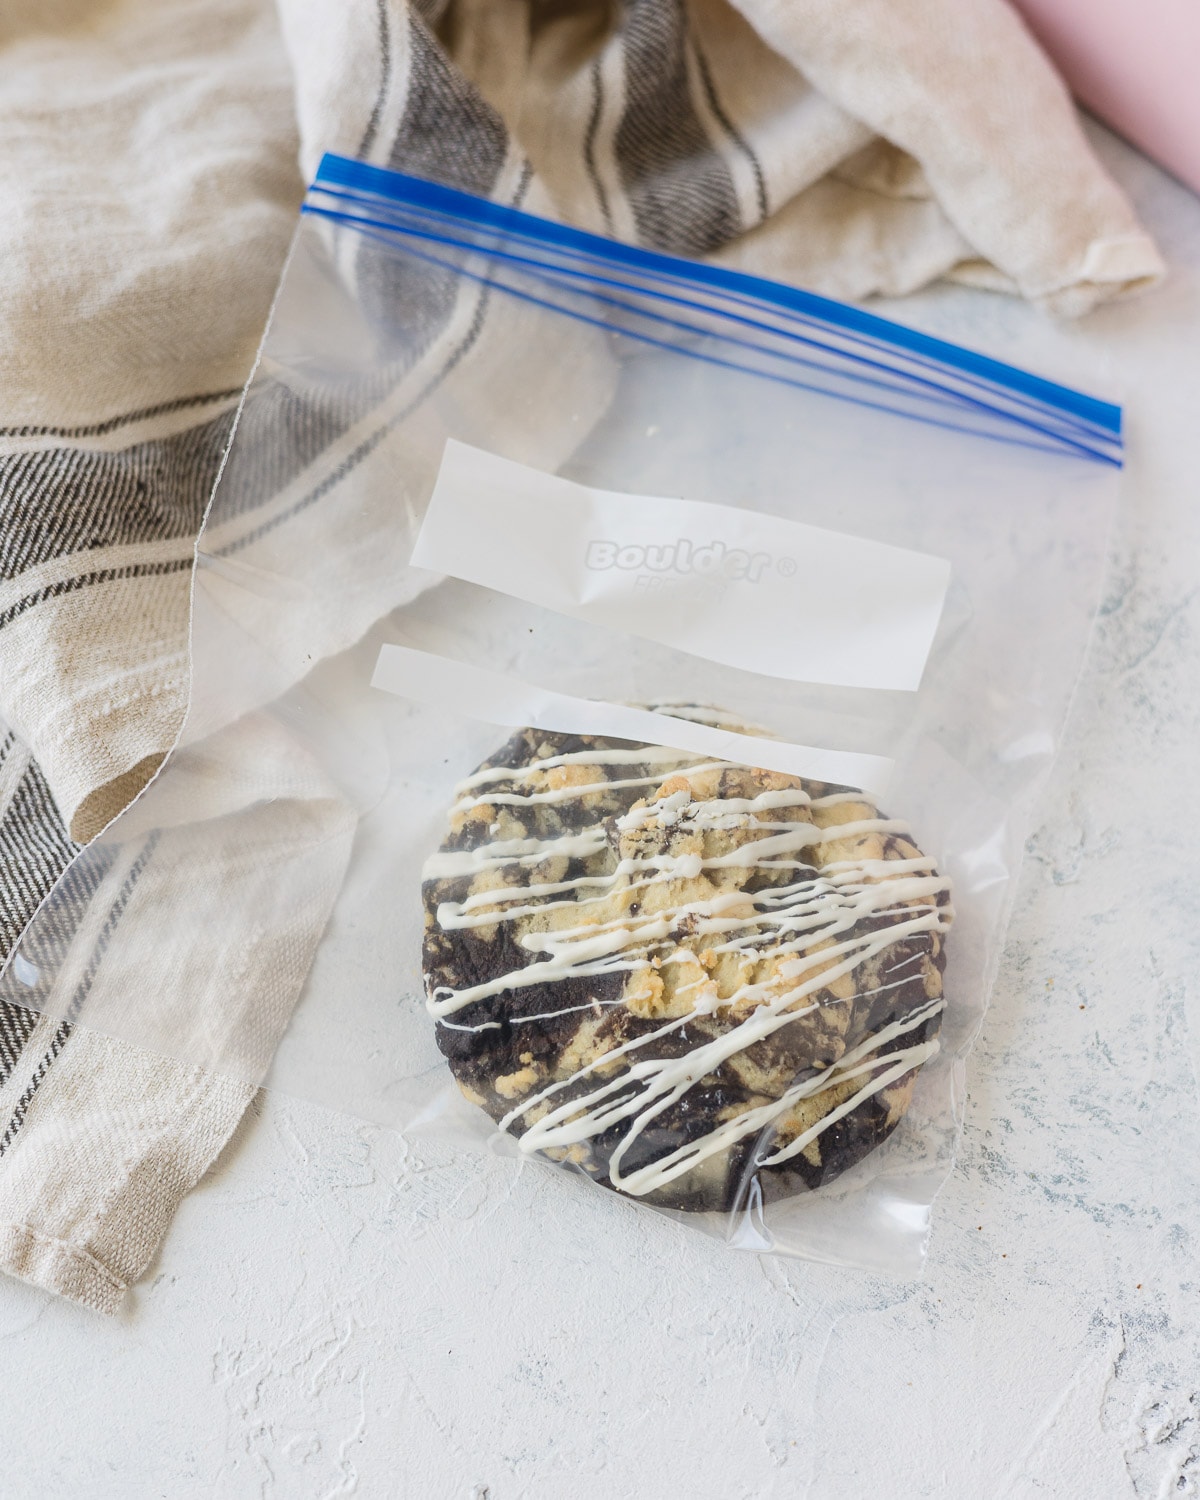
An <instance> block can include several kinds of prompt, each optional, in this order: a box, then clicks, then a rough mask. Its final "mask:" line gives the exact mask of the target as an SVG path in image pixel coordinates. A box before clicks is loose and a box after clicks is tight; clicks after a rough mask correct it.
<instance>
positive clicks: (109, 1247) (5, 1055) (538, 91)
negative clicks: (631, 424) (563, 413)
mask: <svg viewBox="0 0 1200 1500" xmlns="http://www.w3.org/2000/svg"><path fill="white" fill-rule="evenodd" d="M280 21H282V32H281V27H280ZM0 62H2V63H3V66H2V67H0V140H2V141H3V146H4V149H3V151H2V152H0V205H3V208H4V212H3V214H0V289H2V291H0V372H2V374H3V380H2V381H0V390H3V393H4V394H3V398H2V399H3V401H4V403H5V407H4V410H3V412H2V413H0V716H2V717H3V719H4V720H5V721H6V724H7V726H8V727H0V851H2V854H3V866H2V869H0V956H3V954H4V953H7V952H8V951H9V950H10V949H11V948H12V946H13V944H14V942H15V940H16V938H17V935H18V933H19V932H20V930H21V928H22V927H23V925H24V924H25V923H26V922H27V921H28V920H29V918H30V916H31V915H32V912H33V910H34V908H35V907H36V905H37V903H38V901H39V900H40V899H41V898H42V897H43V896H44V895H45V893H46V891H47V890H48V889H49V887H50V885H51V884H52V882H53V881H54V879H55V878H56V876H57V875H58V874H59V872H60V871H61V870H62V869H63V867H64V866H65V864H66V863H67V861H68V860H69V859H70V857H71V854H72V853H73V851H74V850H75V848H76V847H77V844H78V841H80V840H85V839H87V838H89V837H91V836H92V835H93V834H95V833H96V832H97V831H98V830H99V829H100V828H102V827H103V826H104V824H105V823H106V822H107V821H108V820H109V819H110V818H111V817H112V816H113V815H114V814H116V813H117V812H118V811H119V810H120V808H121V807H122V806H123V805H124V804H125V803H127V802H128V800H129V799H130V798H131V797H132V796H133V795H134V794H135V793H136V792H137V791H138V789H139V788H140V787H141V786H143V785H144V784H145V782H146V780H147V779H148V777H149V776H150V775H151V774H153V771H154V769H155V768H156V767H157V766H158V765H159V764H160V763H161V761H162V759H163V757H164V755H165V754H166V753H167V752H168V751H169V749H170V747H171V744H172V742H173V740H174V737H175V735H176V733H177V731H178V728H179V725H180V722H181V719H182V715H183V712H184V708H185V703H186V696H187V646H186V622H187V610H188V582H189V575H190V569H191V562H192V546H193V540H194V537H195V533H196V530H197V528H198V526H199V523H200V519H201V516H202V513H203V509H204V505H205V502H206V499H207V497H208V495H209V493H210V491H211V488H212V485H213V482H214V480H215V477H216V474H217V471H218V468H219V465H220V462H221V458H222V455H223V453H224V451H225V447H226V445H227V442H228V439H229V434H230V431H231V427H232V420H233V412H234V406H235V403H236V400H237V394H238V391H239V389H240V387H241V385H242V382H243V381H244V379H245V377H246V375H247V373H248V371H249V368H250V365H251V363H252V359H253V352H254V346H255V343H256V341H257V339H258V337H259V334H260V333H261V329H262V326H263V322H264V320H265V317H266V313H267V309H268V306H269V302H270V297H271V293H272V291H273V288H274V286H275V283H276V280H277V277H278V273H279V269H280V266H281V264H282V260H283V257H284V255H285V253H286V247H287V240H288V235H289V232H290V228H291V224H292V221H293V218H294V214H295V210H296V207H297V204H298V202H299V198H300V194H301V185H302V170H303V172H305V173H307V172H309V171H311V169H312V167H313V165H314V163H315V161H316V159H317V157H318V155H319V154H320V152H321V151H323V150H326V149H331V150H339V151H342V152H344V153H347V154H350V155H359V156H362V157H364V158H365V159H367V160H369V161H372V162H377V163H382V164H386V165H390V166H394V167H398V168H401V169H404V170H407V171H411V172H416V173H421V174H424V175H428V176H432V177H436V178H439V179H442V180H445V181H449V182H451V183H453V184H455V185H458V186H461V187H465V188H468V189H471V190H474V191H476V192H482V193H490V194H494V195H496V196H498V197H511V196H513V195H514V194H515V193H517V192H518V191H520V192H521V193H522V194H523V201H524V202H525V203H526V205H527V206H529V207H532V208H534V209H535V210H539V211H542V212H547V213H557V214H560V215H562V216H563V217H565V218H569V219H571V220H574V221H576V222H578V223H580V224H582V225H584V226H585V227H588V228H592V229H598V230H600V231H602V232H607V233H611V234H615V235H618V236H621V237H625V238H629V239H633V240H638V241H640V242H643V243H646V244H649V245H653V246H656V247H659V248H663V249H667V250H673V251H682V252H687V253H693V254H708V255H713V256H715V257H716V258H718V259H720V260H722V261H725V262H726V263H729V264H735V265H739V266H744V267H747V268H750V269H756V270H761V271H764V272H766V273H768V274H771V275H774V276H778V277H784V278H788V279H792V280H795V281H798V282H801V283H804V284H806V285H809V286H811V287H814V288H816V289H817V290H821V291H826V292H833V293H835V294H839V295H843V296H854V297H860V296H867V295H869V294H872V293H889V294H894V293H899V292H904V291H907V290H910V289H913V288H915V287H918V286H921V285H924V284H925V283H927V282H929V281H930V280H933V279H935V278H937V277H940V276H946V275H950V276H955V277H957V278H960V279H966V280H970V281H973V282H976V283H978V284H982V285H988V286H993V287H1001V288H1006V289H1010V290H1018V291H1020V292H1021V293H1023V294H1024V295H1026V296H1028V297H1030V298H1032V299H1035V300H1038V301H1040V302H1042V303H1044V304H1046V305H1047V306H1048V307H1050V308H1052V309H1054V310H1056V311H1060V312H1080V311H1083V310H1085V309H1086V308H1088V307H1090V306H1092V305H1093V304H1094V303H1095V302H1096V301H1098V300H1100V299H1102V298H1104V297H1108V296H1112V295H1115V294H1117V293H1119V292H1124V291H1126V290H1129V289H1130V288H1132V287H1136V286H1139V285H1141V284H1143V283H1145V282H1147V281H1150V280H1153V279H1154V278H1155V277H1156V276H1157V275H1158V274H1159V273H1160V271H1161V263H1160V261H1159V259H1158V256H1157V253H1156V251H1155V249H1154V247H1153V245H1152V243H1151V242H1150V241H1149V240H1148V239H1147V237H1146V236H1145V235H1144V234H1143V233H1142V231H1141V230H1140V228H1139V226H1138V224H1137V222H1136V220H1135V219H1134V217H1133V215H1132V213H1131V211H1130V209H1129V207H1128V205H1127V204H1126V202H1125V200H1124V198H1123V197H1122V196H1121V194H1120V192H1119V191H1118V189H1117V188H1116V187H1115V185H1114V184H1113V183H1112V182H1111V181H1110V180H1109V178H1108V177H1107V176H1106V174H1105V173H1104V172H1103V170H1102V169H1101V168H1100V166H1099V165H1098V164H1097V162H1096V161H1095V160H1094V158H1093V157H1092V155H1091V153H1090V151H1089V149H1088V147H1087V144H1086V142H1085V140H1084V138H1083V136H1082V134H1081V131H1080V128H1079V125H1078V122H1077V120H1076V117H1075V115H1074V113H1073V111H1072V109H1071V106H1070V104H1069V101H1068V100H1067V97H1066V95H1065V93H1064V91H1063V89H1062V87H1061V85H1060V84H1059V83H1058V81H1057V79H1056V77H1055V75H1054V74H1053V73H1052V72H1051V70H1050V69H1049V67H1048V66H1047V64H1046V63H1045V61H1044V60H1043V58H1042V57H1041V55H1040V54H1039V52H1038V51H1037V49H1036V47H1035V46H1034V44H1033V43H1032V42H1031V40H1030V39H1029V37H1028V35H1027V34H1026V33H1025V31H1024V30H1023V29H1022V27H1021V24H1020V23H1019V21H1017V19H1016V18H1015V16H1014V14H1013V13H1012V12H1011V11H1010V10H1009V9H1008V7H1007V5H1006V4H1005V3H1004V0H922V3H921V4H917V3H916V0H811V3H808V4H806V5H804V6H794V5H785V4H783V3H782V0H738V5H737V8H736V9H735V8H734V7H733V6H731V5H728V4H726V3H724V0H687V3H684V0H625V3H624V4H620V5H617V4H610V3H602V0H596V3H594V4H591V3H586V0H577V3H573V4H570V5H564V4H561V3H557V0H555V3H550V0H506V3H505V4H504V5H497V4H495V3H494V0H451V3H446V0H425V3H422V4H419V5H418V4H412V5H406V4H404V3H403V0H337V3H334V0H280V8H279V15H278V17H277V15H276V13H275V12H274V11H273V10H272V9H271V8H270V6H269V5H268V4H267V0H122V3H121V4H116V3H115V0H60V3H58V4H56V5H55V6H53V7H41V6H37V5H34V4H33V3H32V0H23V3H20V4H17V5H10V6H9V7H7V9H6V11H5V14H4V16H3V17H2V18H0ZM289 62H290V69H289ZM297 122H298V125H299V135H297ZM298 144H299V147H300V163H301V164H300V165H298V164H297V149H298ZM309 523H310V524H311V517H310V518H309ZM216 878H219V872H218V876H217V877H216ZM211 894H212V892H210V895H211ZM218 894H219V893H218ZM78 895H79V901H80V902H81V903H86V902H87V901H88V900H89V899H90V895H89V892H87V891H86V890H81V891H80V892H79V893H78ZM123 910H125V905H124V904H123V903H122V902H121V901H118V902H117V903H116V904H115V905H114V906H113V909H112V912H111V913H110V914H109V916H108V917H107V918H106V920H105V922H104V923H102V924H101V925H102V927H103V931H104V934H105V939H104V941H105V944H106V945H107V950H105V949H103V948H101V947H98V949H97V953H96V958H95V962H96V963H97V964H102V963H103V962H104V961H105V959H104V952H105V951H108V952H110V953H111V952H113V951H117V950H119V945H120V942H121V935H120V916H121V912H122V911H123ZM320 925H321V919H320V913H319V912H317V911H316V910H315V908H314V911H313V913H312V917H311V921H310V922H309V925H308V929H307V930H306V933H305V934H301V935H300V938H301V940H299V941H297V942H296V943H295V944H293V950H294V952H295V953H296V954H297V955H298V957H297V961H296V967H295V972H294V973H292V974H291V975H289V976H288V977H287V982H288V983H289V984H291V985H292V986H293V988H298V987H299V983H300V981H301V979H302V975H303V965H304V962H305V961H306V959H305V954H306V952H307V951H309V949H310V948H311V946H312V945H313V944H315V942H316V941H317V937H318V935H319V931H320ZM305 940H306V941H305ZM147 982H153V980H152V978H151V977H149V976H147ZM286 998H287V997H286V996H281V995H279V994H276V995H275V997H274V1004H275V1006H276V1009H277V1010H278V1011H279V1013H280V1014H286V1009H287V1006H286V1004H284V1003H281V1002H282V1001H284V1000H286ZM250 1094H251V1090H250V1089H249V1088H248V1087H247V1086H245V1085H242V1084H234V1083H231V1082H230V1081H228V1080H225V1079H219V1078H215V1077H212V1076H208V1075H205V1074H203V1073H201V1072H198V1071H197V1070H196V1069H189V1068H185V1067H183V1066H182V1065H180V1064H179V1063H176V1062H171V1061H168V1060H166V1059H164V1058H160V1057H157V1056H155V1055H153V1054H152V1053H150V1052H147V1051H142V1050H139V1049H137V1048H134V1047H131V1046H129V1045H127V1044H125V1043H119V1042H116V1041H113V1040H111V1039H106V1038H103V1037H100V1036H98V1035H96V1034H95V1033H92V1032H88V1031H86V1030H85V1029H83V1028H81V1027H79V1026H72V1025H70V1024H59V1023H56V1022H51V1021H49V1020H39V1019H38V1018H37V1017H36V1016H34V1015H33V1014H32V1013H30V1012H28V1011H25V1010H22V1009H20V1008H19V1007H12V1006H3V1007H0V1267H3V1268H5V1269H8V1270H9V1271H11V1272H13V1273H14V1274H17V1275H20V1276H24V1277H26V1278H28V1279H29V1280H32V1281H35V1282H37V1283H38V1284H40V1285H43V1286H46V1287H49V1288H51V1289H53V1290H55V1291H58V1292H61V1293H64V1294H66V1295H68V1296H73V1297H75V1298H77V1299H79V1300H80V1301H83V1302H86V1303H88V1304H89V1305H91V1306H93V1307H97V1308H102V1309H107V1310H111V1309H112V1308H114V1307H115V1306H116V1305H117V1304H118V1303H119V1301H120V1298H121V1296H122V1295H123V1292H124V1290H125V1288H126V1287H127V1286H128V1285H129V1284H130V1283H131V1282H132V1281H133V1280H135V1279H136V1278H137V1276H138V1275H139V1274H140V1273H141V1271H142V1269H143V1268H144V1267H145V1265H146V1264H147V1263H148V1261H149V1259H150V1257H151V1256H152V1254H153V1252H154V1248H155V1246H156V1244H157V1243H158V1240H159V1238H160V1236H161V1234H162V1233H163V1231H164V1230H165V1227H166V1225H167V1223H168V1222H169V1219H170V1216H171V1213H172V1212H173V1210H174V1207H175V1205H176V1204H177V1203H178V1201H179V1198H180V1196H181V1195H182V1194H183V1193H184V1192H186V1191H187V1189H188V1188H189V1187H190V1186H191V1185H192V1184H193V1183H194V1182H195V1181H196V1179H197V1177H198V1176H199V1175H200V1174H201V1173H202V1172H203V1171H204V1170H205V1169H206V1167H207V1166H208V1164H209V1163H210V1162H211V1161H212V1159H213V1157H214V1156H215V1155H216V1153H217V1152H218V1151H219V1150H220V1147H221V1145H222V1143H223V1142H224V1141H225V1140H226V1139H227V1138H228V1136H229V1135H230V1133H231V1132H232V1130H233V1129H234V1126H235V1125H236V1123H237V1120H238V1119H239V1117H240V1115H241V1113H242V1111H243V1110H244V1108H245V1105H246V1102H247V1100H248V1098H249V1097H250Z"/></svg>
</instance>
